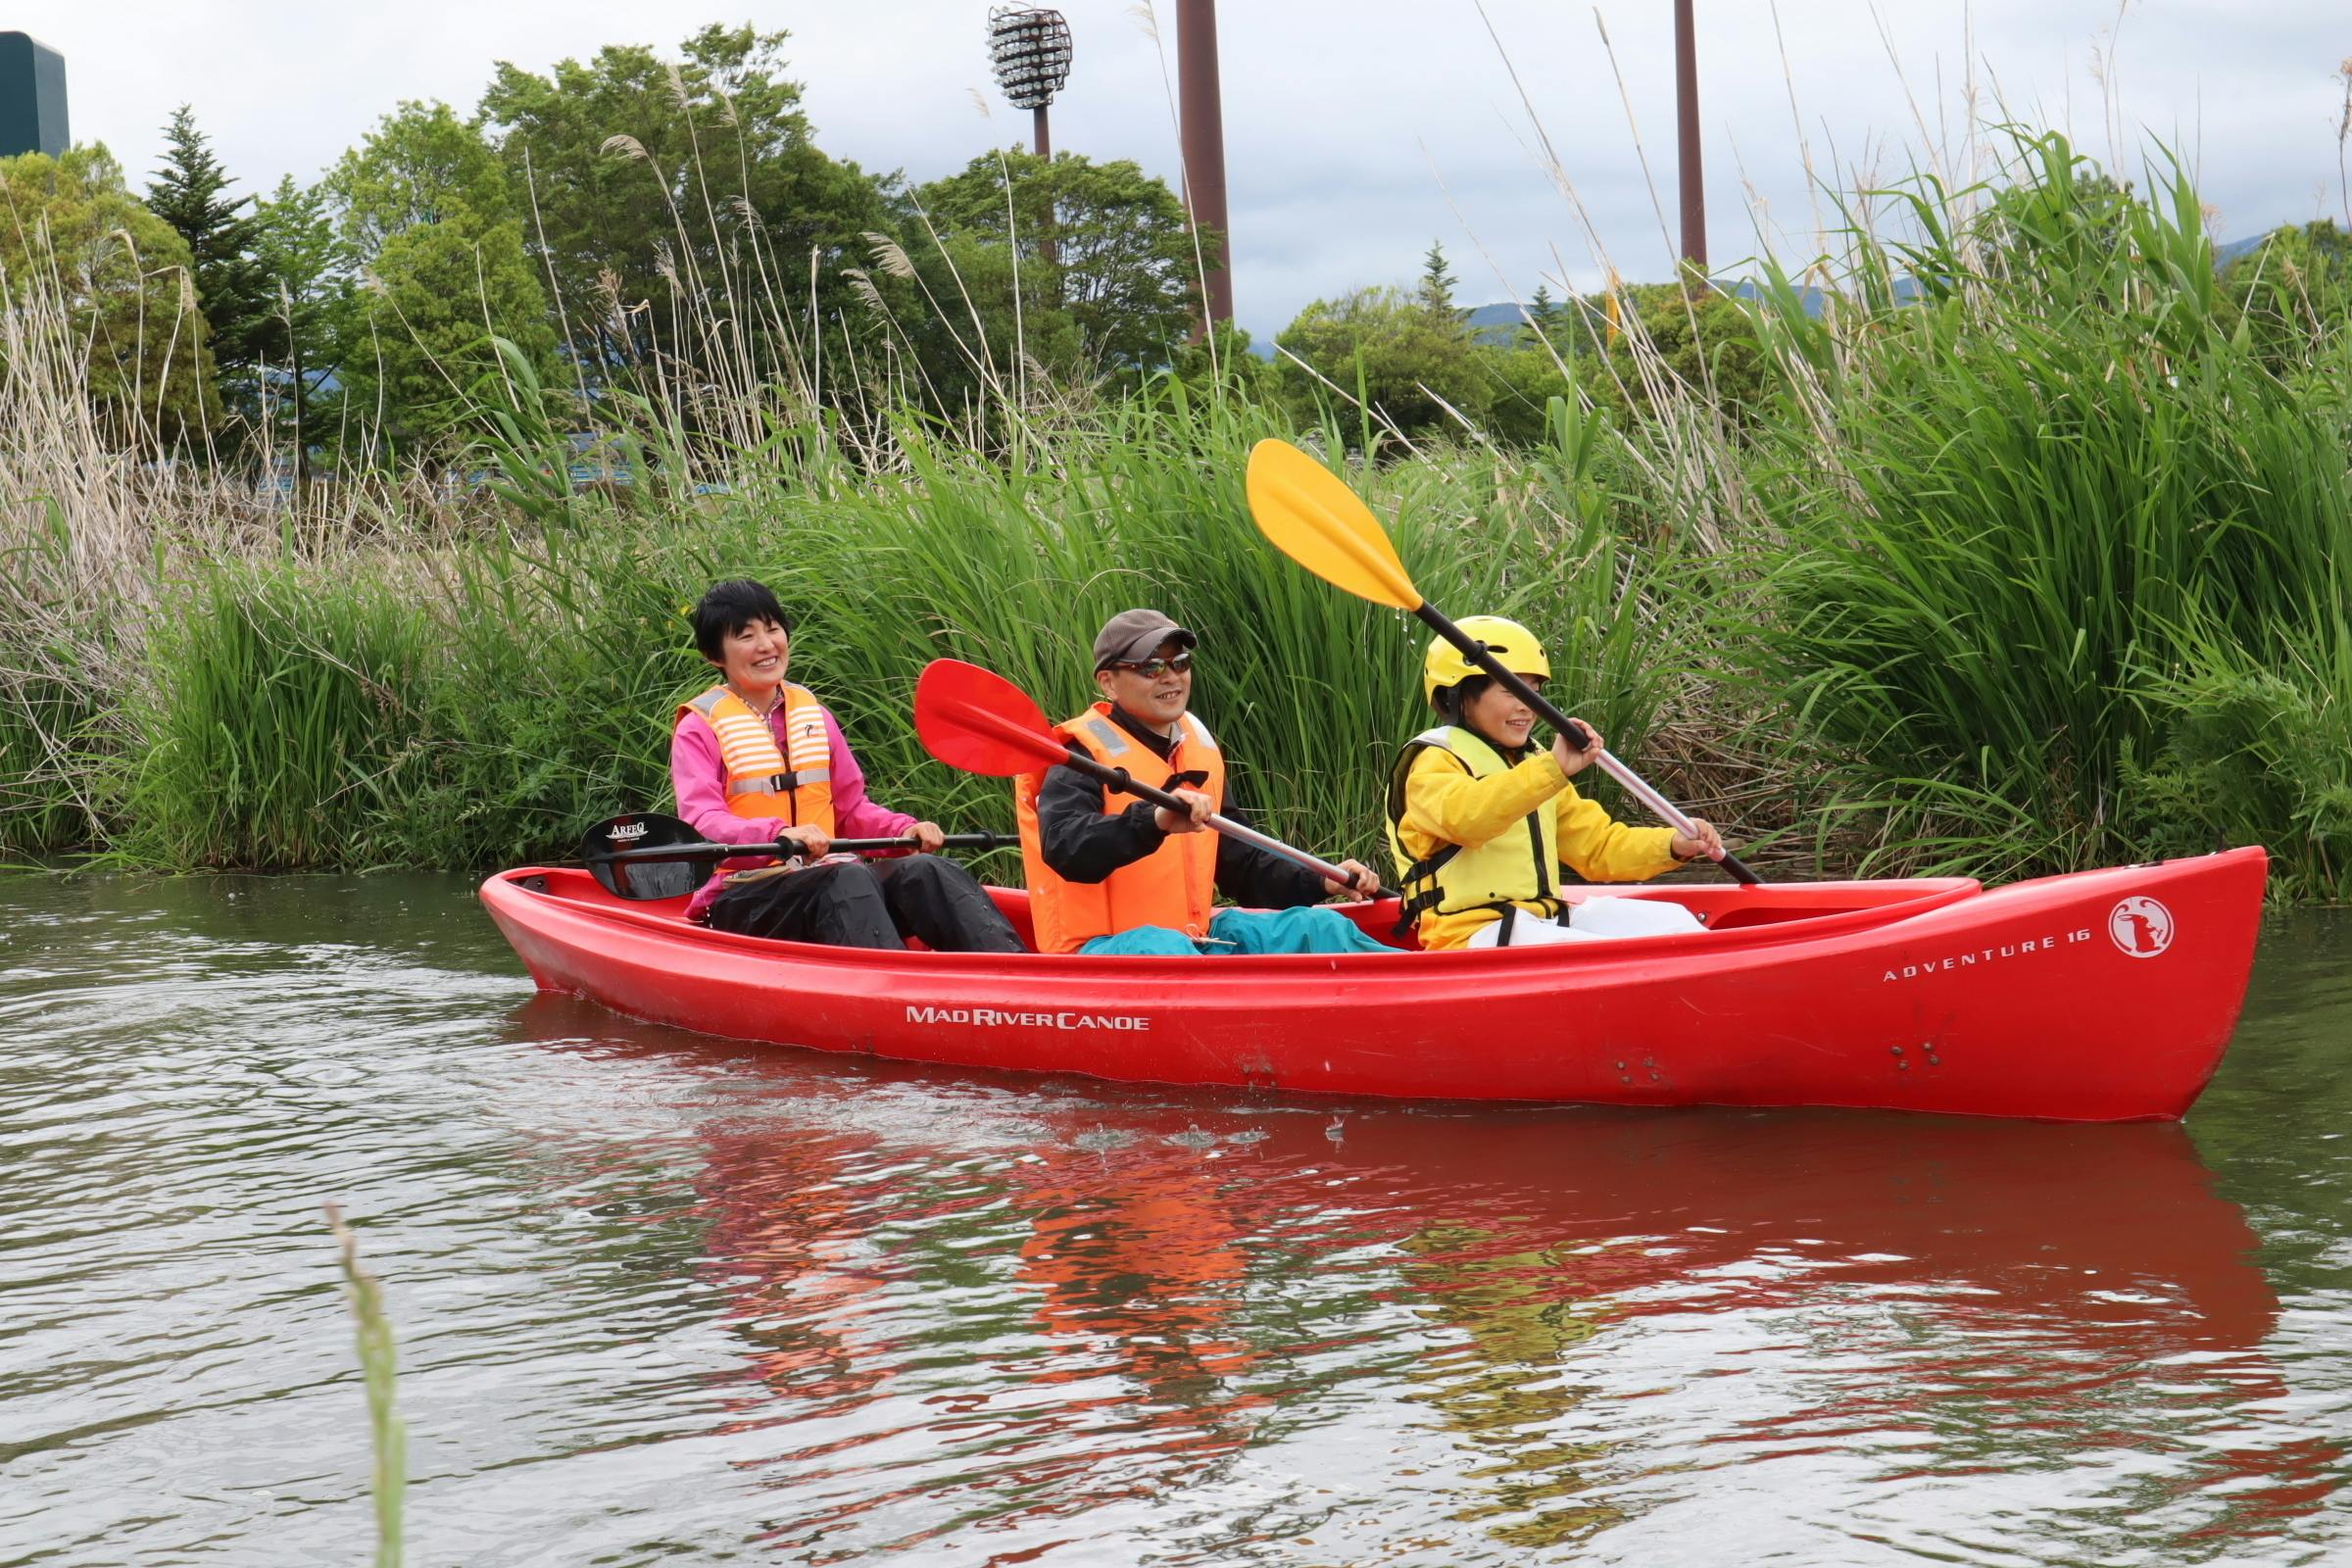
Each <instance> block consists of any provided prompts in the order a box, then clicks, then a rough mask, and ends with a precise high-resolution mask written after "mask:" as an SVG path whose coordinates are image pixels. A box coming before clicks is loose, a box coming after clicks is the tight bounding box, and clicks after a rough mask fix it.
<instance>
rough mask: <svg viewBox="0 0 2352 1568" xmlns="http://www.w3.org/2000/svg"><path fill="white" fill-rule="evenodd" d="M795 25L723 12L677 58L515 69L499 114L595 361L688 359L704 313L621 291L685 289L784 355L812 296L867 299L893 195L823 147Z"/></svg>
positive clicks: (490, 109) (512, 164)
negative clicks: (865, 252) (871, 242)
mask: <svg viewBox="0 0 2352 1568" xmlns="http://www.w3.org/2000/svg"><path fill="white" fill-rule="evenodd" d="M786 37H787V35H786V34H785V33H782V32H760V31H757V30H755V29H754V28H752V27H750V26H748V25H745V26H738V27H726V26H719V25H711V26H706V27H704V28H703V29H702V30H701V31H699V32H697V33H695V34H694V35H693V36H692V37H690V38H688V39H687V40H686V41H685V43H684V45H683V46H682V51H681V53H682V58H681V59H679V60H678V61H677V62H675V63H674V64H673V63H671V62H668V61H665V60H663V59H662V57H661V56H660V55H659V54H658V53H657V52H656V51H655V50H653V49H652V48H650V47H645V46H639V45H613V46H610V47H607V48H605V49H603V50H600V51H599V52H598V53H597V56H596V58H595V59H594V60H593V61H591V62H589V63H587V64H585V65H583V64H581V63H580V62H578V61H576V60H565V61H563V62H561V63H559V64H558V65H557V66H556V67H555V68H554V70H553V71H552V72H550V73H548V74H546V75H538V74H534V73H530V72H527V71H523V70H520V69H519V68H517V67H515V66H513V65H509V64H501V65H500V66H499V68H498V75H497V78H496V79H495V80H494V81H493V82H492V84H491V86H490V88H489V90H488V91H487V92H485V93H484V94H483V96H482V113H483V114H484V115H485V116H486V117H487V118H488V119H489V120H490V121H491V122H493V123H495V124H496V125H497V126H499V127H500V131H499V136H498V154H499V157H500V158H501V159H503V160H504V162H505V165H506V169H507V171H508V173H509V175H510V176H511V183H512V187H513V189H515V191H516V192H527V193H530V194H532V195H534V196H535V205H534V207H533V209H532V213H531V216H532V229H531V235H532V239H533V243H534V245H538V244H539V243H540V236H541V235H542V234H544V236H545V239H544V250H545V255H546V261H547V264H548V265H549V266H550V267H551V268H552V269H553V270H554V272H555V276H556V289H557V293H558V297H559V299H560V301H561V302H562V305H563V307H564V312H565V314H566V317H567V319H568V321H569V323H570V326H571V329H572V331H573V332H574V333H576V334H579V335H580V341H578V342H577V343H576V345H575V346H576V347H577V348H578V350H579V351H580V352H581V354H582V355H583V356H584V363H585V364H586V365H587V366H589V367H590V368H592V369H593V368H599V367H608V366H613V365H617V364H620V363H623V362H625V361H627V360H630V359H634V358H639V357H645V356H651V355H663V356H669V355H676V354H679V353H681V352H683V351H684V350H685V349H686V347H687V346H688V345H687V344H686V343H685V342H683V341H681V339H680V336H679V333H680V330H681V323H682V322H684V321H691V320H693V319H697V318H696V316H695V313H692V312H689V313H687V314H685V315H684V316H682V315H681V313H680V312H679V311H678V310H676V309H674V308H671V307H664V308H662V309H657V310H652V311H644V312H636V313H633V314H630V315H628V316H626V317H625V318H624V317H623V316H622V315H621V314H620V313H619V312H617V311H615V310H614V309H613V302H614V300H617V301H618V302H619V303H620V304H621V305H622V306H623V307H628V306H634V305H635V304H637V302H639V301H641V300H676V299H679V298H681V297H683V298H684V299H687V300H690V301H692V302H694V303H695V304H696V305H697V306H698V307H699V308H700V311H701V316H702V317H703V318H707V319H720V318H728V317H732V318H734V319H737V320H738V321H739V322H741V323H743V324H744V325H745V326H754V325H756V327H757V328H758V329H759V330H760V331H761V332H762V333H765V334H768V335H769V336H770V337H772V338H775V339H781V340H785V341H783V342H768V343H766V344H765V346H764V352H765V353H766V354H767V355H768V356H770V357H771V359H772V358H773V357H775V356H778V355H781V354H784V353H787V352H788V351H789V341H790V340H791V339H793V338H794V337H795V336H796V335H797V334H800V333H801V332H803V330H804V329H805V325H806V322H807V321H808V319H809V313H810V311H811V309H812V308H813V309H814V311H815V313H816V314H817V316H818V317H819V318H830V317H831V316H832V315H834V314H835V313H836V312H837V311H839V310H840V309H841V308H843V307H844V306H846V305H847V304H848V303H849V302H850V295H849V286H848V284H847V283H846V282H845V281H844V280H843V279H842V278H841V276H840V270H841V266H842V264H843V262H844V260H845V259H848V258H849V257H850V256H851V253H852V251H853V249H854V248H856V247H857V246H858V243H859V236H860V235H861V234H863V233H864V232H866V231H867V230H870V229H876V228H879V227H881V226H882V222H881V219H882V203H881V197H880V194H879V192H878V191H877V190H876V188H875V186H874V184H873V182H872V181H871V180H870V179H868V178H867V177H866V176H865V174H864V173H862V172H860V171H859V170H858V167H857V165H855V164H848V163H841V162H838V161H836V160H834V159H832V158H829V157H827V156H826V155H825V154H824V153H823V152H822V151H821V150H820V149H819V148H818V147H817V145H816V142H815V139H814V136H813V134H812V132H811V130H810V127H809V120H808V117H807V116H806V115H804V114H803V113H801V110H800V101H801V89H800V85H799V84H798V83H797V82H793V81H789V80H786V79H784V77H783V75H782V74H781V73H782V71H783V69H784V58H783V46H784V43H785V40H786ZM614 138H626V140H625V141H615V140H614ZM608 273H610V276H611V283H610V288H609V289H608V284H607V281H606V275H607V274H608ZM811 289H813V290H814V298H813V300H812V299H811V298H810V297H809V291H810V290H811ZM624 323H625V329H626V333H627V335H626V336H625V338H624V337H622V336H619V335H617V334H619V333H621V331H622V329H623V326H624ZM796 323H797V324H796Z"/></svg>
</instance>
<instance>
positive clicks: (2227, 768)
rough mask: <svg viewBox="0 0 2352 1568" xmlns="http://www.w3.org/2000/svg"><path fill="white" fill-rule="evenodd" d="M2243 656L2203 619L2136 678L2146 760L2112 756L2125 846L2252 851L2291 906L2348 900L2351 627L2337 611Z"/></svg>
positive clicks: (2351, 890) (2134, 754) (2179, 633)
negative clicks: (2267, 865) (2124, 816)
mask: <svg viewBox="0 0 2352 1568" xmlns="http://www.w3.org/2000/svg"><path fill="white" fill-rule="evenodd" d="M2278 634H2279V635H2278V640H2277V641H2276V642H2275V643H2273V644H2272V645H2271V646H2269V647H2267V648H2257V647H2249V646H2248V645H2247V644H2245V643H2243V642H2241V641H2240V640H2238V639H2237V638H2236V637H2235V636H2233V635H2231V634H2230V633H2229V631H2228V630H2227V629H2226V628H2225V627H2224V626H2223V625H2222V624H2220V623H2219V622H2218V621H2217V620H2215V619H2214V618H2213V617H2211V616H2209V615H2199V616H2196V617H2193V618H2192V620H2191V621H2190V623H2189V625H2188V626H2187V627H2185V628H2176V629H2175V635H2174V637H2173V638H2172V639H2170V640H2171V641H2172V642H2173V643H2174V648H2173V651H2172V654H2173V662H2171V663H2169V664H2167V665H2165V666H2163V667H2156V668H2150V669H2147V670H2145V671H2143V672H2141V673H2142V678H2141V679H2140V680H2138V681H2137V682H2136V683H2135V690H2136V692H2137V695H2138V698H2139V701H2140V703H2141V704H2142V706H2143V707H2144V708H2145V709H2146V711H2147V712H2148V714H2149V718H2150V722H2151V724H2152V726H2153V729H2154V732H2155V737H2156V738H2155V740H2154V741H2152V742H2151V745H2150V750H2151V751H2152V752H2153V754H2154V755H2153V756H2152V758H2151V759H2150V760H2147V761H2145V762H2142V761H2141V760H2140V754H2139V753H2138V751H2137V750H2136V749H2134V748H2127V750H2126V752H2125V755H2124V757H2123V760H2122V775H2123V796H2124V801H2125V804H2126V809H2127V811H2128V813H2129V821H2128V823H2127V828H2128V831H2129V832H2130V835H2131V838H2132V839H2133V840H2134V841H2135V842H2136V843H2138V844H2140V845H2142V846H2143V847H2144V853H2148V854H2153V855H2198V854H2202V853H2204V852H2205V851H2207V850H2211V849H2214V848H2215V847H2217V846H2218V845H2221V844H2228V843H2236V844H2264V845H2267V846H2268V847H2269V849H2270V851H2271V854H2272V857H2273V860H2274V863H2275V864H2276V866H2277V868H2278V883H2279V891H2280V892H2282V893H2283V894H2285V895H2286V896H2288V897H2290V898H2302V899H2324V900H2326V901H2327V902H2329V903H2335V904H2341V903H2344V902H2345V901H2346V900H2347V898H2352V625H2347V623H2346V621H2345V618H2344V612H2343V610H2342V608H2341V606H2340V604H2339V606H2338V607H2337V608H2336V609H2335V610H2334V611H2333V612H2332V613H2328V612H2317V611H2316V607H2315V613H2313V614H2311V615H2310V616H2309V617H2308V618H2305V619H2302V620H2300V621H2298V622H2295V623H2291V624H2288V625H2286V626H2283V627H2280V628H2278Z"/></svg>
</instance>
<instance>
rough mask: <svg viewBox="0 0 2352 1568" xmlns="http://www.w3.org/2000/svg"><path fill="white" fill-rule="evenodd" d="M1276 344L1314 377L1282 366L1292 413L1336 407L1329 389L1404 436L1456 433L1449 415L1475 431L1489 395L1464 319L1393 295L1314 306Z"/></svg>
mask: <svg viewBox="0 0 2352 1568" xmlns="http://www.w3.org/2000/svg"><path fill="white" fill-rule="evenodd" d="M1274 341H1275V342H1276V343H1277V344H1278V345H1280V346H1281V347H1282V348H1283V349H1285V350H1287V351H1288V352H1289V353H1291V354H1293V355H1295V356H1297V357H1298V359H1299V360H1302V361H1304V362H1305V363H1306V365H1307V366H1309V367H1311V368H1312V371H1313V372H1315V373H1310V372H1309V371H1308V370H1305V369H1301V368H1299V366H1298V365H1296V364H1292V363H1289V362H1285V363H1284V365H1283V367H1282V376H1283V385H1284V388H1285V390H1286V392H1287V394H1288V395H1289V396H1290V398H1291V399H1292V401H1293V402H1294V403H1295V404H1296V405H1299V406H1300V407H1301V408H1302V409H1305V410H1312V409H1315V408H1317V407H1319V406H1320V405H1322V404H1323V403H1325V402H1329V401H1335V399H1334V397H1333V394H1332V393H1331V392H1330V391H1329V390H1328V388H1327V387H1326V386H1325V384H1324V383H1325V382H1326V381H1328V382H1330V383H1332V384H1334V385H1336V386H1337V387H1338V388H1339V390H1340V392H1341V393H1342V394H1345V398H1346V399H1357V398H1360V399H1361V400H1362V401H1363V402H1365V403H1368V404H1370V405H1371V406H1372V407H1373V408H1375V409H1377V410H1379V411H1380V413H1381V414H1382V415H1383V416H1385V417H1387V419H1388V420H1389V421H1390V422H1391V423H1393V424H1395V425H1396V426H1397V428H1398V429H1399V430H1401V431H1402V432H1403V433H1404V434H1406V435H1408V436H1410V435H1416V434H1420V433H1422V432H1425V431H1431V430H1437V429H1440V428H1444V429H1448V430H1452V431H1455V432H1459V431H1460V429H1461V426H1460V425H1459V424H1458V423H1456V422H1455V420H1454V418H1453V416H1452V415H1450V414H1448V413H1447V412H1446V409H1447V408H1451V409H1452V410H1453V411H1455V413H1458V414H1460V415H1461V416H1462V417H1463V418H1465V419H1468V420H1469V421H1470V422H1471V423H1472V424H1473V425H1476V424H1478V423H1479V421H1480V420H1481V419H1482V418H1483V417H1485V415H1486V413H1487V411H1488V408H1489V406H1490V403H1491V401H1492V399H1493V397H1494V394H1495V386H1494V382H1493V380H1492V378H1491V377H1490V376H1488V375H1487V374H1486V373H1485V371H1484V369H1483V368H1482V367H1481V366H1480V364H1479V361H1478V357H1477V354H1476V352H1475V345H1474V344H1473V342H1472V340H1471V337H1470V333H1469V332H1468V330H1467V329H1466V328H1465V327H1464V326H1463V323H1462V321H1461V319H1460V318H1459V317H1458V316H1455V315H1452V314H1451V313H1450V311H1447V312H1446V313H1443V314H1442V313H1441V312H1439V311H1438V310H1435V309H1433V308H1432V307H1431V306H1430V304H1429V303H1428V301H1427V300H1426V299H1425V298H1424V297H1422V296H1420V295H1417V294H1406V293H1404V292H1402V291H1401V290H1398V289H1394V288H1367V289H1358V290H1357V291H1356V292H1354V293H1352V294H1348V295H1344V296H1342V297H1341V298H1339V299H1336V300H1317V301H1315V302H1314V303H1313V304H1312V305H1309V306H1308V307H1307V308H1306V309H1305V310H1303V311H1301V312H1299V315H1298V317H1297V318H1296V319H1293V320H1292V322H1291V324H1290V325H1288V326H1286V327H1284V328H1283V329H1282V331H1281V333H1280V334H1279V335H1277V336H1276V338H1275V339H1274ZM1318 376H1319V377H1320V379H1319V378H1318ZM1342 401H1344V400H1342Z"/></svg>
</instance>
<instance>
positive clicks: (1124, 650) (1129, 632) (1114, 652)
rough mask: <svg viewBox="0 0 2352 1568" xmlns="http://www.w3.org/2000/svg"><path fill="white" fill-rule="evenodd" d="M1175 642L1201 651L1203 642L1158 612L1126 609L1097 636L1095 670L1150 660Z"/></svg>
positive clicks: (1106, 624) (1113, 617) (1108, 621)
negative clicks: (1154, 652)
mask: <svg viewBox="0 0 2352 1568" xmlns="http://www.w3.org/2000/svg"><path fill="white" fill-rule="evenodd" d="M1169 641H1175V642H1179V643H1182V644H1183V645H1184V646H1185V647H1187V648H1198V647H1200V646H1201V639H1200V638H1198V637H1196V636H1194V635H1193V634H1192V633H1191V632H1189V631H1186V630H1185V629H1184V628H1183V627H1182V626H1179V625H1177V624H1176V623H1175V622H1174V621H1172V620H1170V619H1169V618H1168V617H1167V616H1165V615H1163V614H1161V613H1159V612H1158V611H1156V610H1122V611H1120V612H1119V613H1117V614H1115V615H1113V616H1111V617H1110V618H1109V619H1108V620H1106V621H1104V622H1103V629H1102V630H1101V631H1099V632H1097V633H1095V668H1097V669H1108V668H1109V667H1110V666H1111V665H1113V664H1121V663H1126V662H1130V661H1133V660H1139V659H1149V658H1151V657H1152V650H1153V649H1155V648H1157V647H1158V646H1159V645H1160V644H1161V643H1164V642H1169Z"/></svg>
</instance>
